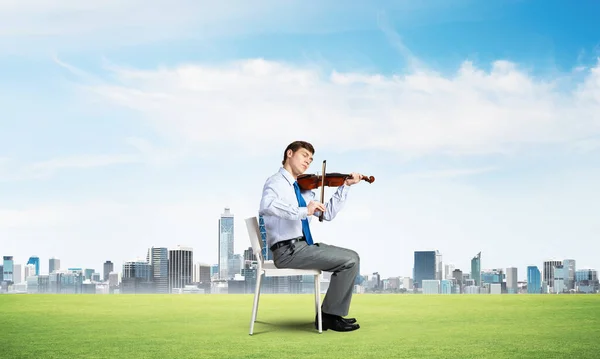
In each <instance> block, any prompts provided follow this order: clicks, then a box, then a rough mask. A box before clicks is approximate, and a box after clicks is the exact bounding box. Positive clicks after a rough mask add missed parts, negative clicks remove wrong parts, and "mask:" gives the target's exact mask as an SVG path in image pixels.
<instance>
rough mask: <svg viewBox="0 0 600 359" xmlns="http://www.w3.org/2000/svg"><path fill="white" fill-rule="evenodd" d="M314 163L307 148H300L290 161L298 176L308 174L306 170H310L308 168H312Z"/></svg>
mask: <svg viewBox="0 0 600 359" xmlns="http://www.w3.org/2000/svg"><path fill="white" fill-rule="evenodd" d="M290 152H291V151H290ZM312 161H313V157H312V153H310V152H309V151H308V150H307V149H305V148H300V149H299V150H298V151H296V152H295V153H294V154H293V155H292V157H291V158H289V159H288V162H289V164H290V167H291V168H292V171H293V172H294V174H296V175H299V174H302V173H304V172H306V170H308V168H309V167H310V164H311V163H312Z"/></svg>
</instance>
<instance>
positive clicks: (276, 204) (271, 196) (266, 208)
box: [259, 182, 308, 220]
mask: <svg viewBox="0 0 600 359" xmlns="http://www.w3.org/2000/svg"><path fill="white" fill-rule="evenodd" d="M283 189H284V188H283V186H281V185H278V183H277V182H267V183H265V186H264V188H263V194H262V199H261V201H260V209H259V213H260V214H261V215H271V216H276V217H279V218H283V219H289V220H301V219H305V218H306V217H307V216H308V208H306V207H300V206H298V204H297V203H293V204H292V203H288V202H286V201H284V200H282V199H281V196H280V194H279V193H280V191H282V190H283Z"/></svg>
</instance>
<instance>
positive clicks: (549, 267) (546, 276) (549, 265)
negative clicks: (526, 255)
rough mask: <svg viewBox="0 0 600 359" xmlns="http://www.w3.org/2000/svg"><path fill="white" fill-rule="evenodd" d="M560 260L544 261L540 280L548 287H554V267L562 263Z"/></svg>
mask: <svg viewBox="0 0 600 359" xmlns="http://www.w3.org/2000/svg"><path fill="white" fill-rule="evenodd" d="M562 264H563V263H562V261H557V260H549V261H545V262H544V271H543V276H542V280H543V281H544V282H546V284H547V285H548V287H551V288H554V267H556V266H560V265H562Z"/></svg>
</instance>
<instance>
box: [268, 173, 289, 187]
mask: <svg viewBox="0 0 600 359" xmlns="http://www.w3.org/2000/svg"><path fill="white" fill-rule="evenodd" d="M275 183H287V179H286V178H285V176H284V175H283V174H282V173H281V169H280V170H279V171H277V172H275V173H273V174H272V175H270V176H269V177H267V179H266V180H265V185H270V184H275Z"/></svg>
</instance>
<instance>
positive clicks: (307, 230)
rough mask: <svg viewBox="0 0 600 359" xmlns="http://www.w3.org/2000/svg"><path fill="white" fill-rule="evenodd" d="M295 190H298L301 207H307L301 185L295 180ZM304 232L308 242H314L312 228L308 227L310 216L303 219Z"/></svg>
mask: <svg viewBox="0 0 600 359" xmlns="http://www.w3.org/2000/svg"><path fill="white" fill-rule="evenodd" d="M294 190H296V198H297V199H298V204H299V205H300V207H306V202H305V201H304V198H303V197H302V195H301V194H300V187H298V182H294ZM302 233H304V237H305V238H306V243H307V244H308V245H311V244H313V240H312V236H311V235H310V228H308V218H305V219H303V220H302Z"/></svg>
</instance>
